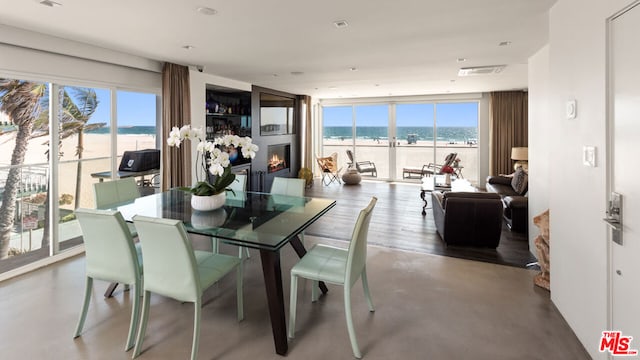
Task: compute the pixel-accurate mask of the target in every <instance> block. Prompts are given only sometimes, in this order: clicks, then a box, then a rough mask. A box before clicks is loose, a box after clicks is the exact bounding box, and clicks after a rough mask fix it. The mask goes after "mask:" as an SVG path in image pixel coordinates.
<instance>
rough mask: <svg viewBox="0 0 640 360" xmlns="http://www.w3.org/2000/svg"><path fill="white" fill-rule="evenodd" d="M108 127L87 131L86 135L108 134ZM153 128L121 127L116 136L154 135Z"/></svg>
mask: <svg viewBox="0 0 640 360" xmlns="http://www.w3.org/2000/svg"><path fill="white" fill-rule="evenodd" d="M110 131H111V130H110V128H109V127H101V128H98V129H93V130H89V131H87V132H86V133H87V134H108V133H109V132H110ZM155 134H156V127H155V126H123V127H119V128H118V135H155Z"/></svg>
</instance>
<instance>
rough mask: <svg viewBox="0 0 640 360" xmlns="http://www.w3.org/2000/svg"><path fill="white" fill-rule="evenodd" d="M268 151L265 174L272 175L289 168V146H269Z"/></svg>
mask: <svg viewBox="0 0 640 360" xmlns="http://www.w3.org/2000/svg"><path fill="white" fill-rule="evenodd" d="M267 151H268V164H267V173H269V174H270V173H274V172H276V171H280V170H284V169H288V168H289V156H290V151H291V145H289V144H278V145H269V146H268V148H267Z"/></svg>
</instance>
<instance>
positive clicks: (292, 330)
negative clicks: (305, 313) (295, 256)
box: [289, 275, 298, 339]
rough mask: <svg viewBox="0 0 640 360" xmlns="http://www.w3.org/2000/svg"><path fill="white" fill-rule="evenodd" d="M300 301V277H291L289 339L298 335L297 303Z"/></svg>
mask: <svg viewBox="0 0 640 360" xmlns="http://www.w3.org/2000/svg"><path fill="white" fill-rule="evenodd" d="M297 301H298V277H297V276H296V275H291V294H290V297H289V338H290V339H293V338H294V336H295V334H296V305H297V304H296V303H297Z"/></svg>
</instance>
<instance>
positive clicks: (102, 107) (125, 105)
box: [89, 88, 156, 126]
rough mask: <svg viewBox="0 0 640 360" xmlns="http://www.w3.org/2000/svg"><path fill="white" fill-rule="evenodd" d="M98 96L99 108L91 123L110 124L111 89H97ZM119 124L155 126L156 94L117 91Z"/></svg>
mask: <svg viewBox="0 0 640 360" xmlns="http://www.w3.org/2000/svg"><path fill="white" fill-rule="evenodd" d="M95 90H96V95H97V97H98V101H99V103H98V108H97V109H96V112H95V113H93V116H91V119H90V120H89V123H90V124H93V123H107V124H109V121H110V120H109V119H110V115H109V114H110V112H111V99H110V95H109V90H107V89H97V88H96V89H95ZM116 95H117V99H118V103H117V111H118V114H117V115H118V126H155V125H156V95H155V94H148V93H136V92H129V91H117V93H116Z"/></svg>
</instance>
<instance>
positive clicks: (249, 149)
mask: <svg viewBox="0 0 640 360" xmlns="http://www.w3.org/2000/svg"><path fill="white" fill-rule="evenodd" d="M259 149H260V148H259V147H258V145H256V144H252V143H248V144H247V145H245V146H243V147H242V156H243V157H245V158H251V159H254V158H255V157H256V152H258V150H259Z"/></svg>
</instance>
